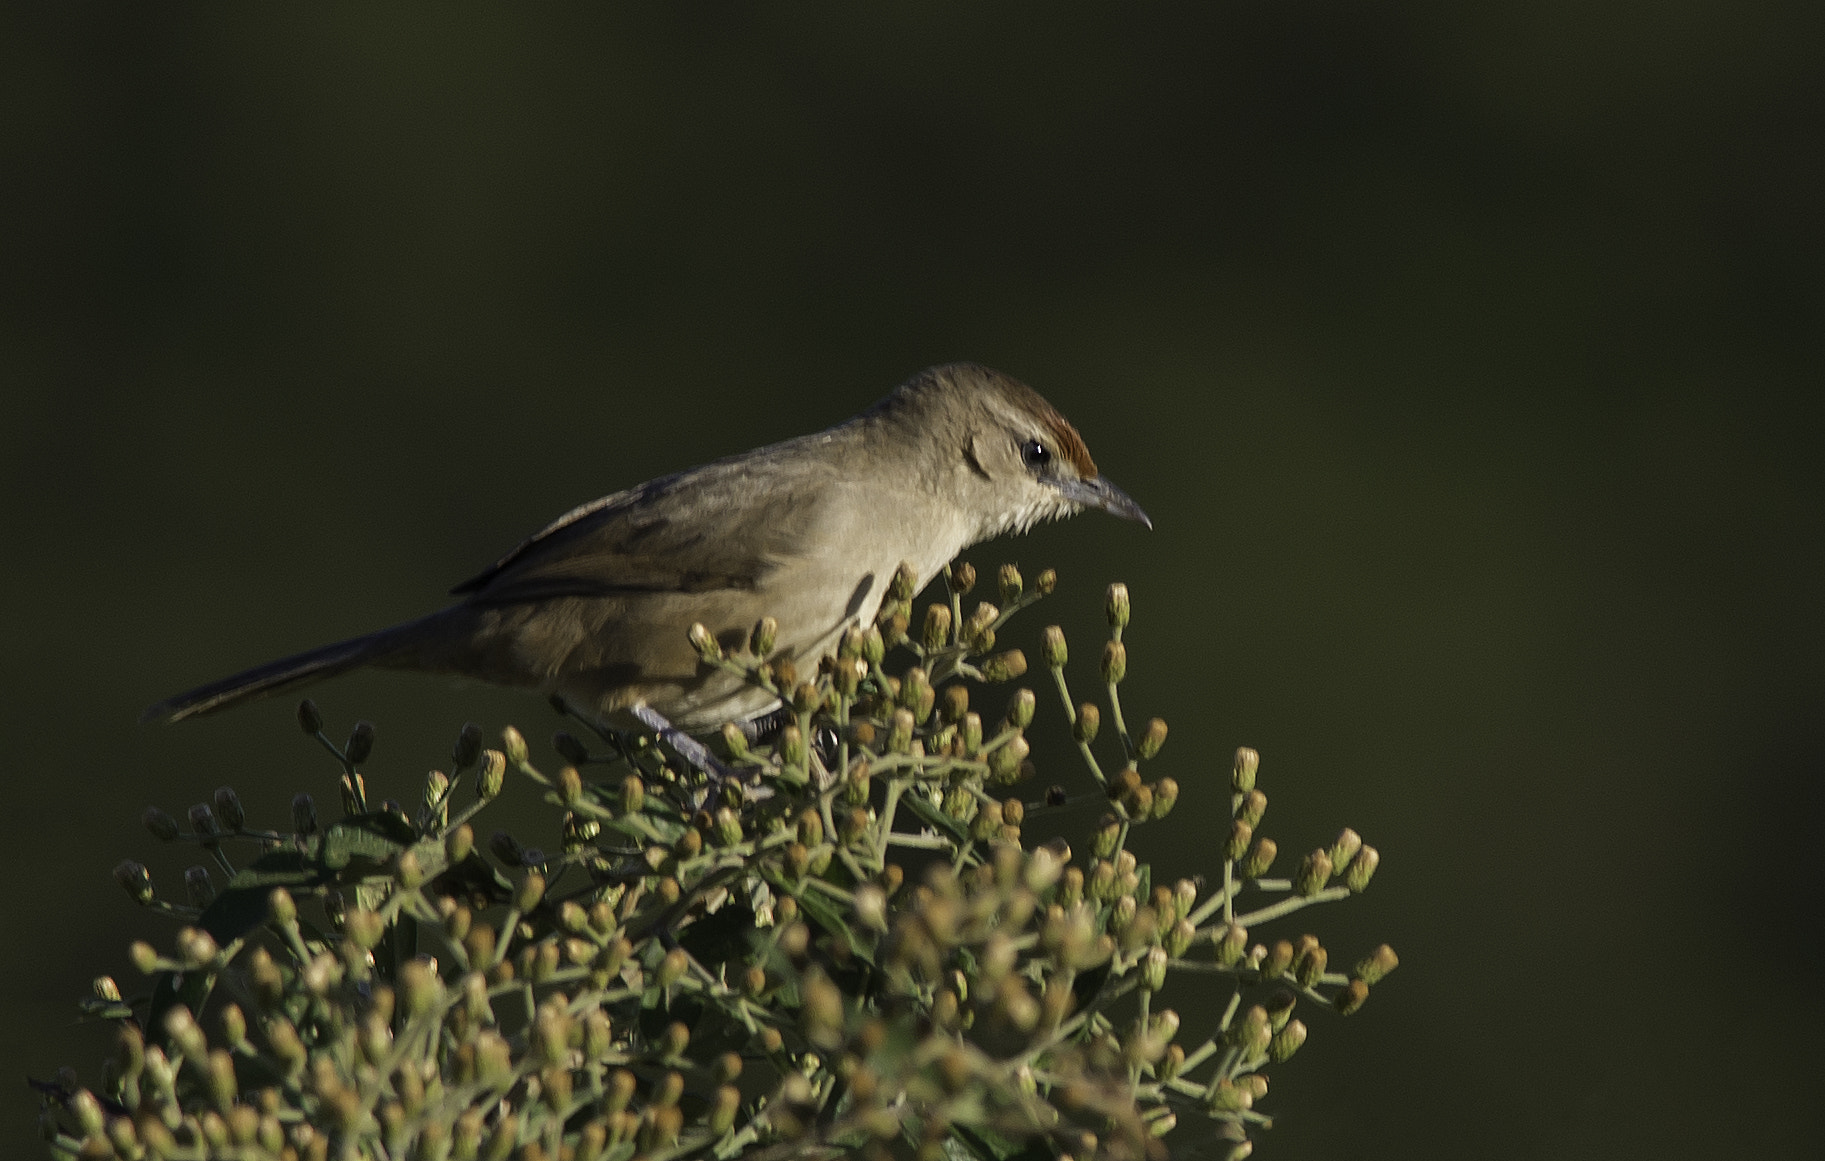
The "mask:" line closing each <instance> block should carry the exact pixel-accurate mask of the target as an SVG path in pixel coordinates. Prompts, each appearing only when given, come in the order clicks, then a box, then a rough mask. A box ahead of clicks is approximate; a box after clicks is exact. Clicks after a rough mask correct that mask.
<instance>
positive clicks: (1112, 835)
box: [1090, 814, 1122, 870]
mask: <svg viewBox="0 0 1825 1161" xmlns="http://www.w3.org/2000/svg"><path fill="white" fill-rule="evenodd" d="M1121 840H1122V820H1121V819H1119V818H1117V817H1116V816H1115V815H1113V814H1105V815H1103V816H1102V818H1100V819H1098V820H1097V823H1096V833H1095V834H1093V835H1092V836H1091V837H1090V853H1091V854H1092V855H1094V856H1096V857H1097V858H1099V859H1108V858H1113V857H1114V856H1115V848H1116V845H1117V844H1118V843H1120V842H1121ZM1111 869H1112V870H1113V868H1111Z"/></svg>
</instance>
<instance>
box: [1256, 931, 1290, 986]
mask: <svg viewBox="0 0 1825 1161" xmlns="http://www.w3.org/2000/svg"><path fill="white" fill-rule="evenodd" d="M1292 966H1293V944H1292V941H1291V940H1288V939H1281V940H1276V941H1275V942H1274V946H1273V947H1271V948H1269V949H1268V951H1267V958H1266V959H1264V960H1262V961H1261V978H1262V979H1264V980H1277V979H1279V978H1280V977H1281V976H1283V975H1285V974H1286V972H1287V969H1288V968H1290V967H1292Z"/></svg>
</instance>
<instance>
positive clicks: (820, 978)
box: [799, 968, 844, 1051]
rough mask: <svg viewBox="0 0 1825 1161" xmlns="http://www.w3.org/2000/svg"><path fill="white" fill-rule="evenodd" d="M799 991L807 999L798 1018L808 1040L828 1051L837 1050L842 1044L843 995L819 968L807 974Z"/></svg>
mask: <svg viewBox="0 0 1825 1161" xmlns="http://www.w3.org/2000/svg"><path fill="white" fill-rule="evenodd" d="M799 987H800V989H801V992H802V994H803V996H804V1007H803V1008H802V1009H801V1010H800V1013H799V1018H800V1020H801V1022H802V1023H803V1026H804V1031H805V1038H806V1039H807V1040H810V1041H811V1043H812V1044H814V1045H816V1046H817V1047H819V1048H822V1049H824V1050H826V1051H829V1050H831V1049H834V1048H837V1047H838V1046H840V1045H841V1044H842V1043H843V1018H844V1013H843V993H842V992H841V991H840V990H839V989H838V988H837V986H836V985H835V984H833V983H831V982H830V979H829V978H828V977H827V976H825V975H824V973H823V972H822V971H819V970H818V969H816V968H812V969H811V970H810V971H808V972H806V973H805V975H804V978H803V979H802V980H801V982H800V984H799Z"/></svg>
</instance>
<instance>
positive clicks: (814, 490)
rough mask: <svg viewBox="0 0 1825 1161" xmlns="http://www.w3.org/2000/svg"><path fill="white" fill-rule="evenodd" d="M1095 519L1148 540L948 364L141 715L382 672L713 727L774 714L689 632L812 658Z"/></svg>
mask: <svg viewBox="0 0 1825 1161" xmlns="http://www.w3.org/2000/svg"><path fill="white" fill-rule="evenodd" d="M1084 508H1098V509H1101V510H1103V511H1105V512H1109V513H1112V514H1114V515H1116V516H1120V517H1123V518H1125V519H1129V520H1136V521H1139V522H1140V523H1142V524H1145V525H1147V526H1148V527H1149V528H1151V527H1152V526H1153V525H1152V522H1151V521H1149V520H1148V519H1147V515H1146V513H1144V512H1142V511H1141V509H1140V507H1139V506H1138V505H1137V504H1135V502H1134V501H1133V500H1131V499H1129V498H1128V496H1127V495H1126V494H1125V493H1123V492H1122V490H1121V489H1119V488H1117V487H1116V486H1115V485H1114V484H1111V483H1110V482H1109V481H1108V480H1106V479H1104V478H1103V477H1102V476H1101V475H1099V474H1098V473H1097V470H1096V464H1095V463H1093V462H1092V461H1091V459H1090V452H1089V450H1088V449H1087V448H1085V447H1084V441H1083V440H1082V439H1081V438H1080V437H1079V436H1078V434H1077V432H1076V430H1075V429H1074V428H1072V426H1071V425H1070V424H1069V423H1068V422H1066V420H1065V418H1064V416H1062V415H1060V414H1059V413H1058V412H1057V411H1056V410H1054V409H1053V407H1052V406H1051V404H1049V403H1047V402H1046V401H1045V400H1044V399H1042V398H1040V396H1039V394H1038V393H1037V392H1035V391H1034V390H1033V389H1032V388H1030V387H1027V386H1026V385H1024V384H1022V383H1020V382H1017V381H1016V380H1014V379H1012V378H1009V377H1008V376H1006V375H1003V374H1000V373H999V372H996V371H991V370H989V369H988V368H986V367H979V366H976V365H974V364H970V363H954V364H950V365H948V366H943V367H934V368H932V369H930V370H927V371H923V372H921V373H919V374H918V375H915V376H914V377H913V378H912V379H910V380H909V381H907V382H906V383H904V384H902V385H901V386H900V387H899V388H898V389H896V390H895V391H894V392H893V393H892V394H891V395H889V396H887V397H886V398H885V399H883V400H881V401H880V402H879V403H877V404H875V405H874V406H873V407H870V408H869V409H868V410H867V411H864V412H863V413H862V414H860V415H858V416H856V417H855V418H854V419H851V420H849V421H847V422H845V423H840V424H838V425H836V426H835V427H832V428H830V429H828V430H826V431H821V432H818V433H817V434H815V435H807V436H803V437H800V438H798V439H793V440H787V441H786V442H785V443H778V444H774V445H772V446H771V447H764V448H760V449H758V450H755V451H751V452H747V453H745V454H742V455H738V456H733V457H731V458H729V459H725V460H719V461H717V462H716V463H712V464H706V465H704V466H702V467H698V468H692V469H690V470H689V471H684V472H680V473H678V474H677V475H672V476H665V477H663V478H661V479H657V480H653V481H651V482H649V483H645V484H641V485H639V486H638V487H635V488H630V489H628V490H627V491H625V492H616V493H615V494H614V495H612V496H604V497H603V498H602V499H600V500H595V501H593V502H591V503H588V504H585V505H583V506H582V507H580V508H575V509H573V510H571V511H569V512H567V513H565V514H564V515H563V516H560V517H558V519H557V520H555V521H553V522H552V523H551V524H549V525H547V526H546V527H545V528H544V529H543V530H541V531H540V532H538V533H537V534H536V535H534V536H533V537H532V538H531V539H529V540H527V541H526V542H525V543H523V544H521V545H520V546H519V547H518V548H516V549H514V550H513V551H512V552H510V553H508V554H507V555H506V556H504V557H502V558H501V560H500V561H499V562H498V563H496V564H495V565H494V567H492V568H490V569H488V570H487V571H486V572H484V573H482V574H481V575H480V576H477V577H475V578H474V579H472V580H469V581H465V582H464V583H462V584H460V585H458V586H456V588H454V589H452V590H451V592H452V594H454V595H455V596H458V597H460V598H461V599H460V600H459V601H458V602H457V603H455V604H453V605H451V606H449V607H448V608H445V609H441V610H439V611H437V612H435V613H431V614H429V615H428V616H424V617H420V618H418V619H417V620H415V621H407V622H406V623H405V624H403V625H396V626H394V627H392V628H390V629H382V630H380V631H379V632H377V633H369V634H368V635H366V636H364V637H355V638H352V639H350V640H347V641H340V642H337V643H336V644H334V645H325V646H323V647H322V648H320V649H313V650H310V651H309V652H307V653H300V654H297V655H296V656H292V657H286V658H283V659H281V660H278V661H274V662H271V663H270V664H267V665H262V666H259V667H257V668H254V669H249V670H247V671H246V672H244V673H237V674H235V675H234V676H232V677H226V678H223V679H222V680H220V681H214V682H211V683H210V684H208V685H204V686H200V687H198V688H196V689H193V690H190V691H189V692H187V693H180V694H178V695H177V696H175V697H172V698H169V699H167V700H165V701H162V702H160V703H159V704H157V705H155V706H153V707H152V708H151V709H149V710H147V711H146V713H145V718H146V719H165V720H169V721H176V720H178V719H181V718H187V717H194V716H196V715H198V714H206V713H213V712H214V711H216V710H219V709H224V708H226V707H228V706H231V705H235V704H237V703H239V702H243V701H249V700H252V699H254V698H259V697H265V696H267V695H269V694H274V693H279V692H281V691H284V690H289V689H294V688H296V687H298V686H301V685H305V684H307V683H310V682H314V681H319V680H321V679H323V678H326V677H331V676H333V675H335V674H338V673H343V672H346V671H347V670H350V669H355V668H358V667H360V666H375V667H378V668H383V669H414V670H422V671H425V672H429V673H446V674H456V675H460V676H463V677H472V678H479V679H481V680H483V681H488V682H493V683H495V684H498V685H508V686H519V687H524V688H529V689H536V690H540V691H542V692H544V693H547V694H555V695H560V696H561V697H562V698H563V699H564V700H565V702H566V703H567V704H568V705H569V706H570V707H571V708H573V709H574V710H576V711H578V712H581V713H584V714H593V715H594V716H595V717H596V718H597V719H598V720H599V721H600V722H602V723H603V724H604V725H618V726H619V725H625V724H627V722H628V719H629V718H630V717H639V718H641V719H643V720H648V721H649V724H650V715H649V714H646V713H644V712H642V711H643V710H644V709H650V710H654V711H657V713H658V714H659V715H661V716H663V718H665V719H667V720H668V721H669V722H670V723H671V724H673V725H674V726H676V727H678V728H679V729H681V730H683V731H685V732H687V733H702V732H705V731H708V730H712V729H715V728H718V727H720V726H721V725H722V724H723V723H725V722H729V721H737V722H740V721H746V720H748V719H751V718H753V717H756V716H758V715H759V714H762V713H765V712H767V711H768V710H770V709H771V708H773V706H774V705H775V704H776V703H775V701H774V699H772V698H771V697H769V696H768V695H767V694H766V692H765V691H764V690H760V689H757V688H755V687H753V686H752V685H749V684H747V683H745V682H743V681H742V680H741V679H739V678H738V677H736V676H734V675H732V674H729V673H726V672H723V671H721V670H716V669H711V668H709V667H706V666H703V665H701V664H700V662H699V658H698V655H697V652H696V650H695V649H694V648H693V647H692V645H691V643H690V641H689V640H688V639H687V635H686V630H687V629H688V628H689V627H690V626H691V625H692V624H693V623H697V622H701V623H702V624H703V625H705V626H706V627H708V628H709V630H710V631H711V632H712V633H713V634H715V635H716V637H717V638H718V639H719V640H721V641H724V642H725V643H727V642H735V641H743V640H746V638H747V634H748V632H749V630H750V628H751V627H752V626H753V625H754V623H755V622H756V621H758V620H759V619H760V618H762V617H765V616H771V617H774V618H776V619H777V620H778V622H779V631H778V634H777V637H776V641H777V649H776V653H775V655H774V656H776V657H780V656H783V657H788V658H793V659H795V660H799V659H808V660H815V659H816V658H817V657H819V656H820V655H822V654H823V653H824V652H825V651H827V650H829V649H831V648H832V647H833V646H834V645H835V643H836V641H837V638H838V637H839V636H840V635H841V634H842V632H843V630H844V629H845V628H846V627H848V626H850V625H853V624H864V625H865V624H868V623H870V622H871V621H872V618H873V617H874V615H875V612H876V610H877V609H878V608H879V607H880V604H881V600H882V598H883V597H884V596H885V594H886V592H887V588H888V584H889V582H890V581H891V580H892V578H893V575H894V571H895V570H896V569H897V568H898V567H899V565H900V563H901V562H902V561H908V562H910V563H911V564H912V566H913V568H914V570H915V571H916V572H917V574H918V580H919V584H920V586H923V585H924V584H925V583H926V582H927V581H929V580H930V579H931V578H932V577H933V576H935V575H936V574H937V573H938V571H939V570H940V569H941V568H943V567H944V565H945V564H946V563H947V562H948V561H950V560H951V559H952V558H953V557H955V556H956V555H957V554H958V553H959V552H961V551H962V550H963V549H965V548H967V547H968V546H970V545H972V544H975V543H977V542H978V541H982V540H987V539H988V538H990V537H993V536H998V535H1000V534H1001V533H1004V532H1024V531H1026V530H1027V529H1028V528H1031V527H1032V526H1033V525H1034V524H1036V523H1038V522H1040V521H1042V520H1050V519H1056V518H1060V517H1064V516H1069V515H1071V514H1073V513H1075V512H1077V511H1079V510H1081V509H1084Z"/></svg>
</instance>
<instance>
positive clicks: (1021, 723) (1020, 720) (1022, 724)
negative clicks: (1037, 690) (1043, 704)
mask: <svg viewBox="0 0 1825 1161" xmlns="http://www.w3.org/2000/svg"><path fill="white" fill-rule="evenodd" d="M1038 708H1039V700H1038V699H1037V698H1036V697H1034V696H1033V691H1032V690H1030V689H1017V690H1015V691H1014V696H1013V697H1012V698H1010V699H1008V713H1007V723H1008V725H1010V726H1012V727H1014V728H1015V729H1017V730H1024V729H1026V728H1027V727H1028V726H1030V725H1032V724H1033V714H1034V712H1035V711H1036V710H1037V709H1038Z"/></svg>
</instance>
